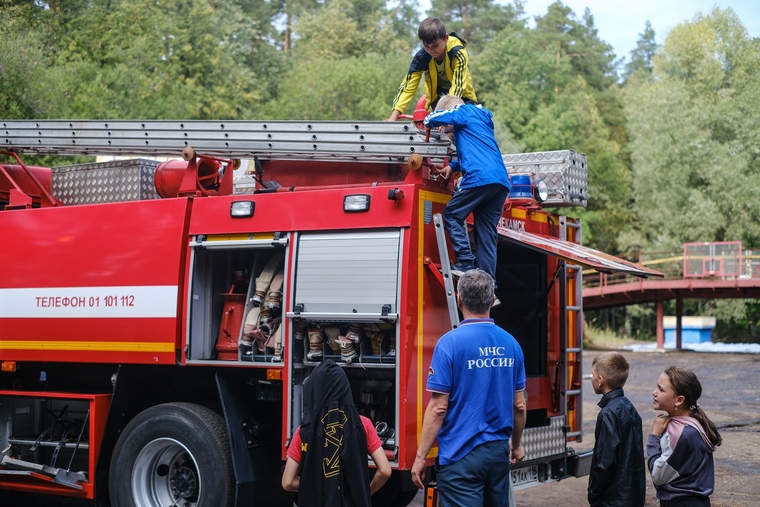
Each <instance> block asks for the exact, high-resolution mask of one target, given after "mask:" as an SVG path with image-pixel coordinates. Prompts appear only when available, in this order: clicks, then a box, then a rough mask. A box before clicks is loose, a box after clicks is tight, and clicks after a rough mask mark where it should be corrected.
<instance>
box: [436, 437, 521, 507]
mask: <svg viewBox="0 0 760 507" xmlns="http://www.w3.org/2000/svg"><path fill="white" fill-rule="evenodd" d="M509 453H510V451H509V440H496V441H493V442H486V443H485V444H480V445H479V446H477V447H476V448H474V449H473V450H471V451H470V452H469V453H467V455H466V456H465V457H464V458H462V459H460V460H459V461H457V462H455V463H450V464H448V465H444V466H437V467H436V469H437V472H438V473H437V475H436V480H437V482H438V498H439V499H440V501H441V505H442V506H443V507H480V506H481V505H482V506H484V507H508V506H509V484H510V475H509Z"/></svg>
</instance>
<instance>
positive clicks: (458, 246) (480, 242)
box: [443, 183, 509, 280]
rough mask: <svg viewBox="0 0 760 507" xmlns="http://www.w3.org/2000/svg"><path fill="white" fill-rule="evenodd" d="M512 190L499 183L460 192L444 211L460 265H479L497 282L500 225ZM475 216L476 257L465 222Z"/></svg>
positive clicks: (456, 193) (446, 225) (447, 228)
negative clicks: (498, 231)
mask: <svg viewBox="0 0 760 507" xmlns="http://www.w3.org/2000/svg"><path fill="white" fill-rule="evenodd" d="M508 193H509V189H508V188H507V187H505V186H503V185H501V184H499V183H491V184H490V185H483V186H482V187H474V188H466V189H460V190H457V191H456V192H455V193H454V196H453V197H452V198H451V200H450V201H449V203H448V204H447V205H446V208H445V209H444V210H443V224H444V227H446V230H447V231H448V232H449V239H450V240H451V246H452V247H453V248H454V253H455V254H456V263H457V264H458V265H460V266H462V267H466V266H472V265H475V266H477V267H478V268H480V269H482V270H483V271H485V272H486V273H488V274H489V275H491V277H492V278H493V279H494V280H496V242H497V234H496V225H497V224H498V223H499V219H500V218H501V213H502V211H503V210H504V201H506V200H507V194H508ZM470 213H472V216H473V218H474V222H475V245H476V247H477V255H473V253H472V249H471V248H470V240H469V238H468V236H467V226H466V225H465V222H464V221H465V220H466V219H467V216H468V215H469V214H470Z"/></svg>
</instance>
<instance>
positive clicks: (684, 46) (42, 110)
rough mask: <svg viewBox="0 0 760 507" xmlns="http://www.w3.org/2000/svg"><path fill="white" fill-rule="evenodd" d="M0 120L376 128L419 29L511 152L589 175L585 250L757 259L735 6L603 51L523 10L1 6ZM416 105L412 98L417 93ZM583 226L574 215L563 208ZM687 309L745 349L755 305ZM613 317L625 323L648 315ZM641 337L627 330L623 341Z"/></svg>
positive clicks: (755, 172)
mask: <svg viewBox="0 0 760 507" xmlns="http://www.w3.org/2000/svg"><path fill="white" fill-rule="evenodd" d="M0 10H1V11H2V13H3V18H4V23H3V24H2V25H1V26H0V54H2V55H3V58H2V59H0V117H3V118H8V119H12V118H29V119H32V118H39V119H44V118H114V119H134V118H145V119H179V118H181V119H261V118H271V119H293V120H296V119H304V120H310V119H323V120H382V119H384V118H386V117H387V116H388V114H389V113H390V104H391V101H392V98H393V96H394V94H395V92H396V90H397V87H398V85H399V83H400V81H401V79H402V77H403V75H404V73H405V72H406V70H407V68H408V65H409V62H410V60H411V55H412V53H413V51H414V50H416V48H417V47H419V42H418V40H417V37H416V31H417V26H418V24H419V22H420V21H421V20H422V18H423V17H425V16H426V15H431V16H436V17H439V18H441V19H442V20H443V21H444V22H445V23H446V25H447V28H448V29H449V30H450V31H455V32H457V33H458V34H459V35H460V36H462V37H463V38H464V39H466V40H467V41H468V49H469V52H470V57H471V68H472V74H473V77H474V81H475V88H476V91H477V93H478V96H479V99H480V100H481V101H482V102H483V104H484V105H485V107H487V108H489V109H491V110H492V111H493V112H494V115H495V121H496V123H497V136H498V139H499V142H500V145H501V148H502V151H503V152H505V153H516V152H525V151H544V150H556V149H568V148H570V149H574V150H576V151H580V152H583V153H586V154H587V156H588V160H589V193H590V196H591V197H590V199H589V206H588V208H587V209H585V210H573V211H572V214H576V215H580V216H581V218H582V219H583V220H584V224H585V226H584V242H585V243H586V244H589V245H591V246H593V247H595V248H599V249H601V250H604V251H607V252H610V253H613V254H617V255H622V256H631V257H633V256H635V255H636V254H637V253H638V252H641V251H673V250H678V249H680V248H681V245H682V243H683V242H687V241H742V242H743V243H744V244H745V245H746V247H760V203H758V199H756V198H755V195H754V194H755V191H756V189H757V188H760V109H758V107H757V104H760V42H759V41H758V40H757V39H753V38H751V37H750V36H749V35H748V33H747V31H746V29H745V28H744V26H743V25H742V23H741V20H739V19H738V18H737V16H736V15H735V13H734V12H733V11H732V10H731V9H725V10H722V9H718V8H716V9H714V10H713V11H712V12H710V13H702V14H696V15H695V16H694V18H693V19H692V20H691V21H689V22H686V23H683V24H681V25H679V26H676V27H675V28H674V29H672V30H671V32H670V33H668V34H667V36H666V37H665V39H664V43H663V45H662V46H658V45H657V44H656V42H655V33H654V31H653V30H652V27H651V25H650V24H649V23H647V24H646V25H645V26H644V27H642V32H641V34H640V38H639V41H638V45H637V47H636V49H635V50H634V51H633V52H632V53H631V54H630V55H616V54H614V52H613V49H612V47H611V46H610V45H609V44H608V43H607V42H605V41H604V40H602V39H600V37H599V34H598V30H597V28H596V26H595V22H594V16H593V13H592V12H590V11H588V10H586V11H585V12H583V13H575V12H573V11H572V10H571V9H570V8H569V7H567V6H565V5H564V4H562V3H561V2H556V3H554V4H552V5H550V6H549V7H548V9H547V12H546V13H545V14H544V15H543V16H538V17H536V18H535V19H528V17H527V15H526V14H525V11H524V9H523V4H522V2H521V0H514V1H512V2H511V3H497V2H495V1H494V0H432V2H431V9H430V11H429V12H427V13H424V15H423V14H422V13H420V8H419V4H418V2H417V0H389V1H388V2H386V1H384V0H66V1H63V0H59V1H49V2H44V1H41V0H0ZM421 93H422V91H421V90H420V91H418V96H419V94H421ZM576 211H577V212H576ZM697 306H698V308H692V310H693V311H712V312H715V313H717V314H720V315H723V316H724V317H725V319H727V321H728V322H731V323H732V325H734V326H735V328H736V329H744V330H750V331H751V332H753V333H754V327H755V324H756V322H757V318H758V317H760V312H759V311H758V308H757V306H758V305H757V304H756V303H755V302H752V301H749V302H746V301H739V302H737V301H729V302H721V303H720V304H718V303H714V304H711V305H708V306H709V308H704V307H702V305H701V304H699V305H697ZM624 312H625V315H622V316H620V317H619V319H618V320H619V321H620V322H625V323H626V326H627V327H626V328H625V330H626V331H627V332H635V329H634V330H633V331H632V330H631V329H630V327H631V325H632V324H631V322H637V321H638V320H640V318H641V316H642V315H646V314H647V310H646V309H644V310H641V309H638V310H637V309H626V310H624ZM633 327H634V328H635V327H636V325H633Z"/></svg>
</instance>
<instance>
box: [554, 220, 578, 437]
mask: <svg viewBox="0 0 760 507" xmlns="http://www.w3.org/2000/svg"><path fill="white" fill-rule="evenodd" d="M568 229H576V233H575V238H576V241H577V242H579V243H580V241H581V222H580V221H578V222H571V221H568V220H567V217H564V216H560V221H559V234H560V239H562V240H567V237H568V234H567V230H568ZM563 262H564V263H565V266H564V268H563V269H562V272H561V273H560V276H559V283H560V291H559V292H560V301H559V303H560V312H561V318H560V353H561V354H562V365H561V375H560V386H559V387H560V390H561V392H562V393H563V395H562V396H561V398H560V403H561V405H562V406H561V407H560V409H561V412H562V413H563V414H567V413H568V408H570V407H572V409H573V410H575V411H576V413H577V418H576V420H578V421H583V399H582V395H583V387H582V378H583V372H582V371H581V370H580V368H581V366H580V365H581V361H580V357H579V356H580V355H581V353H582V352H583V322H582V312H583V304H582V303H583V280H582V276H583V275H582V273H583V271H582V269H583V267H582V266H580V265H577V264H569V263H568V262H567V261H563ZM568 286H571V288H572V289H573V292H572V297H571V298H568ZM568 299H572V301H568ZM571 329H572V331H573V336H574V337H575V343H572V344H570V343H568V332H569V331H570V330H571ZM571 363H573V364H574V368H573V369H572V372H573V375H572V378H571V375H570V371H571V370H570V364H571ZM581 434H582V432H581V431H569V432H567V434H566V437H567V438H571V437H580V436H581Z"/></svg>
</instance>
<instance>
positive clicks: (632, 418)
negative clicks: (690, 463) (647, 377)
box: [588, 352, 646, 507]
mask: <svg viewBox="0 0 760 507" xmlns="http://www.w3.org/2000/svg"><path fill="white" fill-rule="evenodd" d="M629 368H630V367H629V365H628V361H627V360H626V358H625V357H624V356H623V355H622V354H620V353H618V352H608V353H606V354H602V355H600V356H597V357H596V358H595V359H594V362H593V363H592V367H591V385H592V386H593V387H594V392H595V393H596V394H601V395H603V396H602V400H601V401H600V402H599V406H600V407H601V409H602V410H601V412H599V416H598V417H597V419H596V431H595V432H594V437H595V440H594V454H593V456H592V458H591V472H590V473H589V477H588V503H589V505H591V507H643V505H644V501H645V496H646V466H645V461H644V439H643V436H642V430H641V416H639V413H638V412H636V409H635V408H634V407H633V404H631V402H630V400H628V398H626V397H625V394H624V393H623V386H624V385H625V381H626V380H628V371H629Z"/></svg>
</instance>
